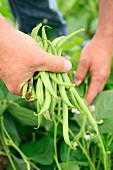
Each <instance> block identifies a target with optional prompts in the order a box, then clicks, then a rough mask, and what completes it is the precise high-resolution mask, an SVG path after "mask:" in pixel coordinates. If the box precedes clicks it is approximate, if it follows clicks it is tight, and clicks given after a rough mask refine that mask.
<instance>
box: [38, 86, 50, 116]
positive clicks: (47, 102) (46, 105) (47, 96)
mask: <svg viewBox="0 0 113 170" xmlns="http://www.w3.org/2000/svg"><path fill="white" fill-rule="evenodd" d="M50 103H51V94H50V93H49V91H48V90H47V88H45V101H44V104H43V107H42V108H41V110H40V112H39V113H38V114H37V116H39V115H42V114H44V113H46V112H47V111H48V110H49V107H50Z"/></svg>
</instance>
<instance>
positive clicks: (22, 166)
mask: <svg viewBox="0 0 113 170" xmlns="http://www.w3.org/2000/svg"><path fill="white" fill-rule="evenodd" d="M13 160H14V163H15V166H16V170H27V166H26V163H25V162H24V160H23V159H19V158H17V157H15V156H14V155H13Z"/></svg>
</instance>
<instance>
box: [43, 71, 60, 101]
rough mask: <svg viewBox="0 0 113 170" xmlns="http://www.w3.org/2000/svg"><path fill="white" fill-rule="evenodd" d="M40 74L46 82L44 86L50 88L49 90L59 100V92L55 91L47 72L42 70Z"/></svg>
mask: <svg viewBox="0 0 113 170" xmlns="http://www.w3.org/2000/svg"><path fill="white" fill-rule="evenodd" d="M40 75H41V79H42V82H43V83H44V86H45V87H46V88H47V89H48V91H49V92H50V94H51V95H52V96H54V97H55V98H56V99H58V100H59V98H58V96H57V94H56V93H55V92H54V90H53V88H52V86H51V83H50V81H49V79H48V77H47V75H46V73H45V72H40Z"/></svg>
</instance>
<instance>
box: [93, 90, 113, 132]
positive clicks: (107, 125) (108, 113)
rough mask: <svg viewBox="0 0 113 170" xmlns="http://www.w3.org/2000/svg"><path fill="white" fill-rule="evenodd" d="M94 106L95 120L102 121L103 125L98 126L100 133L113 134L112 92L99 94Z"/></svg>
mask: <svg viewBox="0 0 113 170" xmlns="http://www.w3.org/2000/svg"><path fill="white" fill-rule="evenodd" d="M94 104H95V106H96V116H97V120H98V121H100V120H103V123H102V124H100V125H99V129H100V131H101V132H102V133H109V132H113V90H107V91H104V92H101V93H100V94H99V95H98V97H97V98H96V101H95V102H94Z"/></svg>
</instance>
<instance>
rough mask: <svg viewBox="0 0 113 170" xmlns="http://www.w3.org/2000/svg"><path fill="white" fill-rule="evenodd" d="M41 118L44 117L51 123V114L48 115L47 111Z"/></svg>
mask: <svg viewBox="0 0 113 170" xmlns="http://www.w3.org/2000/svg"><path fill="white" fill-rule="evenodd" d="M43 116H44V117H45V118H46V119H47V120H50V121H52V118H51V113H49V111H47V112H45V113H44V114H43Z"/></svg>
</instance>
